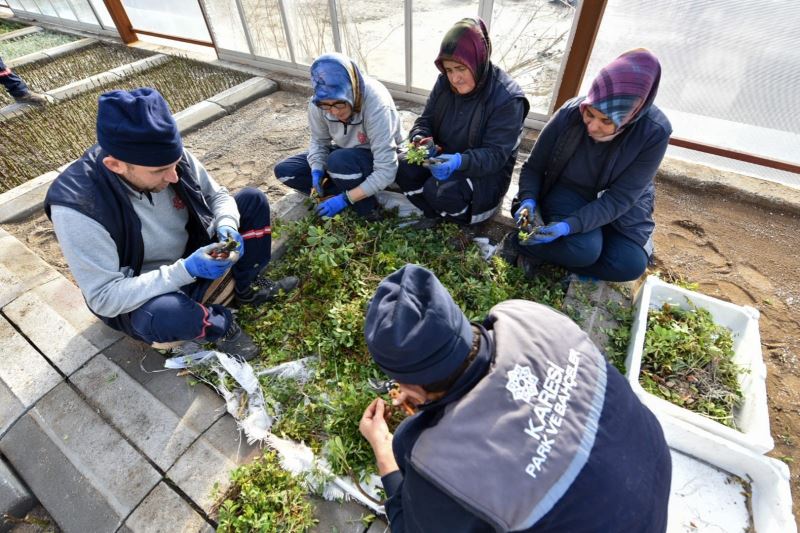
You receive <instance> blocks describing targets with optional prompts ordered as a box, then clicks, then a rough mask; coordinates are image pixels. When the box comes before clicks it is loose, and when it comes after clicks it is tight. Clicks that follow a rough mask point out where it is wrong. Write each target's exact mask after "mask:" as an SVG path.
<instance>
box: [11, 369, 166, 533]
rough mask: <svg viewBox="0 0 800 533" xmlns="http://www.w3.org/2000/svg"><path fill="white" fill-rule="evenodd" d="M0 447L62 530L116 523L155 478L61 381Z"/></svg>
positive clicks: (157, 477) (94, 528)
mask: <svg viewBox="0 0 800 533" xmlns="http://www.w3.org/2000/svg"><path fill="white" fill-rule="evenodd" d="M0 451H1V452H2V453H3V454H4V455H5V456H6V457H7V458H8V460H9V462H10V463H11V464H13V465H14V467H15V468H16V470H17V472H18V473H19V475H20V477H21V478H22V479H23V480H24V481H25V482H26V483H27V485H28V486H29V487H30V488H31V490H32V491H33V493H34V494H35V495H36V497H37V498H38V499H39V501H40V502H41V503H42V505H44V506H45V508H47V510H48V511H49V512H50V514H51V515H52V517H53V519H54V520H55V521H56V522H57V523H58V524H59V526H60V527H61V528H62V529H63V530H64V531H66V532H72V531H75V532H82V533H83V532H86V531H114V530H116V529H117V528H118V527H119V526H120V525H121V524H122V522H123V520H124V518H125V517H127V516H128V515H129V514H130V513H131V511H133V509H134V508H136V506H137V505H138V504H139V502H141V501H142V500H143V499H144V498H145V496H146V495H147V494H148V493H149V492H150V491H151V490H152V488H153V487H155V486H156V484H157V483H158V482H159V480H160V478H161V476H160V475H159V474H158V472H157V471H156V470H155V469H154V468H153V467H152V466H151V465H150V464H149V463H148V462H147V461H146V460H145V459H144V457H142V456H141V455H140V454H139V452H137V451H136V450H135V449H134V448H133V447H132V446H131V445H130V444H128V443H127V442H126V441H125V440H124V439H123V438H122V437H121V436H120V434H119V433H117V432H116V431H115V430H114V429H113V428H112V427H111V426H109V425H108V424H107V423H106V422H105V421H104V420H103V419H102V418H100V416H99V415H98V414H97V413H95V412H94V411H93V410H92V408H91V407H90V406H89V405H88V404H87V403H86V402H84V401H83V400H82V399H81V398H80V397H79V396H78V394H77V393H76V392H75V391H73V390H72V388H71V387H70V386H69V385H68V384H67V383H62V384H61V385H59V386H58V387H56V388H55V389H53V390H52V391H51V392H50V393H49V394H47V395H46V396H45V397H44V398H42V399H41V400H40V401H39V402H38V403H37V404H36V405H35V406H34V407H33V409H31V410H30V411H28V413H26V414H25V416H23V417H22V418H20V419H19V420H18V421H17V422H16V423H15V424H14V426H13V427H12V428H11V429H10V430H9V431H8V433H6V435H5V436H4V437H3V438H2V439H0Z"/></svg>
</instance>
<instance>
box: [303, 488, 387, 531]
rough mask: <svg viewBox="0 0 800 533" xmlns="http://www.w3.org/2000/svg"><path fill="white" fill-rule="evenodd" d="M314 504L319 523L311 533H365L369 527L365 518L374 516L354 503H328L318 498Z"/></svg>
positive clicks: (314, 498)
mask: <svg viewBox="0 0 800 533" xmlns="http://www.w3.org/2000/svg"><path fill="white" fill-rule="evenodd" d="M312 500H313V502H314V507H315V511H314V517H315V518H316V519H317V520H319V523H318V524H317V525H316V526H314V527H313V528H311V530H310V533H329V532H333V531H335V532H337V533H364V531H366V529H367V525H366V524H365V523H364V520H363V518H364V517H367V516H370V515H372V514H373V513H372V511H370V510H369V509H367V508H366V507H364V506H363V505H360V504H358V503H356V502H353V501H349V502H348V501H328V500H324V499H322V498H319V497H317V496H314V497H313V498H312Z"/></svg>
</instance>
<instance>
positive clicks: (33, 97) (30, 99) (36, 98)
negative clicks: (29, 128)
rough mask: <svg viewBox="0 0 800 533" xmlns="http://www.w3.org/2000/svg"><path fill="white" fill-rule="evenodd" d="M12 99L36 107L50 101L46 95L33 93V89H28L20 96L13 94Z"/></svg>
mask: <svg viewBox="0 0 800 533" xmlns="http://www.w3.org/2000/svg"><path fill="white" fill-rule="evenodd" d="M14 101H15V102H17V103H18V104H26V105H32V106H37V107H43V106H46V105H47V104H49V103H50V100H49V99H48V98H47V96H45V95H43V94H39V93H35V92H33V91H28V92H27V93H25V94H23V95H22V96H15V97H14Z"/></svg>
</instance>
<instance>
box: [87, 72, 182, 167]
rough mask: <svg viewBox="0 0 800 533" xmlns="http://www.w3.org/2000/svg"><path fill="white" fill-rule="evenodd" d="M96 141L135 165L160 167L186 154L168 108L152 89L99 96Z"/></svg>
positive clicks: (126, 161)
mask: <svg viewBox="0 0 800 533" xmlns="http://www.w3.org/2000/svg"><path fill="white" fill-rule="evenodd" d="M97 142H98V143H99V144H100V147H101V148H102V149H103V150H105V151H106V152H108V153H109V154H111V155H112V156H114V157H116V158H117V159H119V160H120V161H124V162H125V163H130V164H132V165H143V166H146V167H161V166H164V165H169V164H170V163H174V162H176V161H177V160H178V159H180V158H181V156H182V155H183V141H181V134H180V132H179V131H178V125H177V124H176V123H175V119H174V118H172V113H170V111H169V105H168V104H167V101H166V100H164V97H163V96H161V93H159V92H158V91H156V90H155V89H151V88H150V87H143V88H141V89H134V90H132V91H111V92H108V93H104V94H101V95H100V98H99V99H98V108H97Z"/></svg>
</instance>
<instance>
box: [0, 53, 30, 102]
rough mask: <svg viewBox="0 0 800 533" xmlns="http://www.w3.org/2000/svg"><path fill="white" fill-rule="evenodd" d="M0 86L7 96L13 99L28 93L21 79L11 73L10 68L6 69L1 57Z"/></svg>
mask: <svg viewBox="0 0 800 533" xmlns="http://www.w3.org/2000/svg"><path fill="white" fill-rule="evenodd" d="M0 85H2V86H3V87H5V88H6V91H8V94H10V95H11V96H13V97H15V98H16V97H18V96H24V95H25V94H27V93H28V86H27V85H25V82H24V81H22V78H20V77H19V76H17V75H16V74H14V73H13V72H11V69H10V68H8V67H6V64H5V63H3V58H2V57H0Z"/></svg>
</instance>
